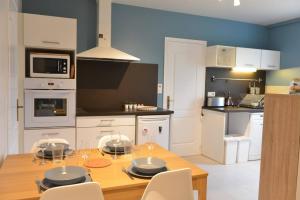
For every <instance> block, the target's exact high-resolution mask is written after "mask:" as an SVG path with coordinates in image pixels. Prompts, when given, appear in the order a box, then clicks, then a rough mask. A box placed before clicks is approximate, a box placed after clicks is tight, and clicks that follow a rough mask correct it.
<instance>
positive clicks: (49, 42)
mask: <svg viewBox="0 0 300 200" xmlns="http://www.w3.org/2000/svg"><path fill="white" fill-rule="evenodd" d="M42 43H44V44H56V45H59V44H60V42H55V41H46V40H43V41H42Z"/></svg>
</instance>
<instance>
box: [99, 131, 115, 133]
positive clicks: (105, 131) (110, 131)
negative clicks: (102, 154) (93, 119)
mask: <svg viewBox="0 0 300 200" xmlns="http://www.w3.org/2000/svg"><path fill="white" fill-rule="evenodd" d="M113 132H114V131H100V133H113Z"/></svg>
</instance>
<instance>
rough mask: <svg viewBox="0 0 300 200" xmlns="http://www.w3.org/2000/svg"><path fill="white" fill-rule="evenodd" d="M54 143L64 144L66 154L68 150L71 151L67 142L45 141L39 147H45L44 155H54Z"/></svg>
mask: <svg viewBox="0 0 300 200" xmlns="http://www.w3.org/2000/svg"><path fill="white" fill-rule="evenodd" d="M53 145H63V146H64V154H66V151H69V150H70V149H69V145H68V144H65V143H54V144H53V143H44V144H41V145H40V146H39V147H40V148H44V155H45V156H48V157H52V148H53Z"/></svg>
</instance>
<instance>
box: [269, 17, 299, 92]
mask: <svg viewBox="0 0 300 200" xmlns="http://www.w3.org/2000/svg"><path fill="white" fill-rule="evenodd" d="M268 46H269V48H270V49H275V50H279V51H281V69H282V70H279V71H274V72H268V73H267V85H275V86H287V85H289V82H290V81H291V80H292V79H294V78H297V77H299V78H300V19H298V20H293V21H290V22H285V23H281V24H275V25H273V26H272V27H270V29H269V45H268Z"/></svg>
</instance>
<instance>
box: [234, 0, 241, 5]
mask: <svg viewBox="0 0 300 200" xmlns="http://www.w3.org/2000/svg"><path fill="white" fill-rule="evenodd" d="M233 5H234V6H240V5H241V2H240V0H234V2H233Z"/></svg>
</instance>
